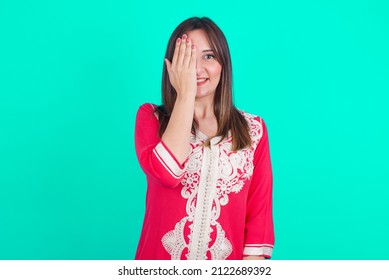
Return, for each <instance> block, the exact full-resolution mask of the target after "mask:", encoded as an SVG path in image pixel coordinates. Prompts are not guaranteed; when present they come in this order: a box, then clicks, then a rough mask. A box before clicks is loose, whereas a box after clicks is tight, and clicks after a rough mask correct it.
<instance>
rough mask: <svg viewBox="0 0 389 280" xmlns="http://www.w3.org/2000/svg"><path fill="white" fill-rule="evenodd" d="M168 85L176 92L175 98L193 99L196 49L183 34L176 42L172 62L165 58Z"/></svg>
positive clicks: (195, 83)
mask: <svg viewBox="0 0 389 280" xmlns="http://www.w3.org/2000/svg"><path fill="white" fill-rule="evenodd" d="M165 63H166V68H167V71H168V73H169V79H170V83H171V84H172V86H173V87H174V89H175V90H176V92H177V98H182V97H192V98H195V96H196V92H197V81H196V47H195V45H193V44H192V41H191V39H190V38H189V37H188V36H187V35H186V34H184V35H183V36H182V39H181V38H178V39H177V41H176V48H175V49H174V54H173V60H172V61H171V62H170V61H169V60H168V59H167V58H165Z"/></svg>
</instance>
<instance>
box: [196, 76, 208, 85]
mask: <svg viewBox="0 0 389 280" xmlns="http://www.w3.org/2000/svg"><path fill="white" fill-rule="evenodd" d="M207 81H208V79H207V78H201V79H197V86H198V87H199V86H202V85H203V84H205V83H206V82H207Z"/></svg>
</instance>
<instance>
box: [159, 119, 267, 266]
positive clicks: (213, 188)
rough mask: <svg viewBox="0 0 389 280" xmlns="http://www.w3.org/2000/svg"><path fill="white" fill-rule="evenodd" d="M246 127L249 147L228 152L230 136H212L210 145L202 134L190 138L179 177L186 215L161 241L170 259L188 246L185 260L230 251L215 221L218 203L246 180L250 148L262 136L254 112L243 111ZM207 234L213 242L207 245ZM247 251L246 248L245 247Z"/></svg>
mask: <svg viewBox="0 0 389 280" xmlns="http://www.w3.org/2000/svg"><path fill="white" fill-rule="evenodd" d="M242 113H243V115H244V116H245V118H246V120H247V122H248V124H249V127H250V136H251V140H252V146H251V147H250V148H245V149H241V150H239V151H237V152H231V147H232V143H231V139H230V138H228V139H223V141H222V142H221V143H220V144H217V143H218V142H219V141H218V140H220V138H219V139H215V138H213V139H212V140H211V145H210V147H204V146H203V143H204V141H205V139H203V138H204V135H202V134H201V133H199V134H198V135H197V137H192V138H191V148H192V151H191V155H190V157H189V161H188V163H187V165H186V170H185V174H184V177H183V179H182V180H181V184H182V189H181V196H182V197H183V198H185V199H187V203H186V213H187V216H186V217H184V218H183V219H182V220H181V221H179V222H178V223H177V224H176V226H175V228H174V230H171V231H169V232H168V233H166V234H165V235H164V236H163V238H162V244H163V246H164V248H165V249H166V251H167V252H168V253H169V254H170V255H171V258H172V259H180V258H181V257H182V256H181V255H182V252H183V250H184V249H185V248H188V253H187V254H186V255H185V257H186V258H187V259H207V252H208V253H209V254H210V256H211V258H212V259H221V260H224V259H226V258H227V257H228V256H229V255H230V254H231V253H232V250H233V248H232V244H231V242H230V241H229V240H228V239H227V237H226V236H225V232H224V230H223V228H222V226H221V225H220V224H219V222H217V220H218V218H219V217H220V213H221V208H222V206H225V205H227V203H228V201H229V195H231V194H232V193H235V194H237V193H239V192H240V191H241V190H242V188H243V186H244V184H245V182H246V180H249V179H250V178H251V176H252V174H253V170H254V165H253V160H254V151H255V148H256V147H257V145H258V143H259V141H260V139H261V137H262V124H261V122H259V121H258V120H256V119H255V116H254V115H251V114H248V113H244V112H242ZM187 223H188V228H189V229H190V233H189V235H188V236H187V238H188V240H189V242H188V243H187V242H186V240H185V236H184V228H185V225H186V224H187ZM211 233H214V236H215V237H214V243H213V245H212V246H211V248H209V246H208V244H209V243H210V242H211V241H212V240H211ZM246 250H247V249H246Z"/></svg>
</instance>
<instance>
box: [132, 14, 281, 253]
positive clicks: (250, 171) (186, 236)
mask: <svg viewBox="0 0 389 280" xmlns="http://www.w3.org/2000/svg"><path fill="white" fill-rule="evenodd" d="M165 57H166V59H165V64H164V68H163V78H162V99H163V105H161V106H159V107H157V106H156V105H152V104H144V105H142V106H141V107H140V108H139V111H138V113H137V118H136V128H135V146H136V152H137V156H138V159H139V163H140V165H141V167H142V169H143V171H144V172H145V174H146V177H147V182H148V189H147V197H146V213H145V219H144V224H143V228H142V233H141V237H140V241H139V245H138V250H137V253H136V257H135V258H136V259H264V258H270V257H271V253H272V249H273V244H274V232H273V219H272V171H271V163H270V155H269V145H268V136H267V130H266V127H265V124H264V122H263V120H262V119H261V118H259V117H257V116H254V115H251V114H248V113H245V112H242V111H239V110H237V109H236V108H235V107H234V105H233V103H232V69H231V60H230V53H229V49H228V45H227V41H226V39H225V37H224V34H223V33H222V31H221V30H220V29H219V28H218V27H217V26H216V24H215V23H214V22H213V21H211V20H210V19H209V18H205V17H203V18H197V17H194V18H189V19H187V20H185V21H184V22H182V23H181V24H180V25H179V26H178V27H177V28H176V29H175V30H174V32H173V34H172V35H171V37H170V40H169V43H168V47H167V51H166V56H165Z"/></svg>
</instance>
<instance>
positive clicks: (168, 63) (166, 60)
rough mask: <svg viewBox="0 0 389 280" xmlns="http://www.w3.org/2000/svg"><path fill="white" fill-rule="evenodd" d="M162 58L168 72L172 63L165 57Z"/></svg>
mask: <svg viewBox="0 0 389 280" xmlns="http://www.w3.org/2000/svg"><path fill="white" fill-rule="evenodd" d="M164 60H165V64H166V69H167V72H168V73H169V74H170V71H171V69H172V63H171V62H170V61H169V59H167V58H165V59H164Z"/></svg>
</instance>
